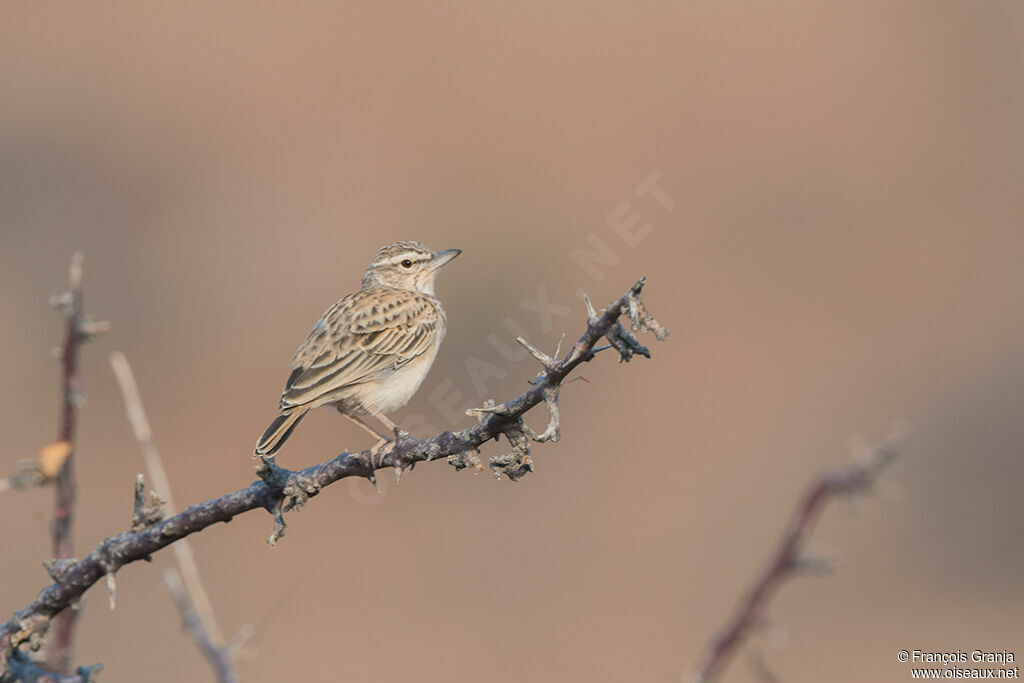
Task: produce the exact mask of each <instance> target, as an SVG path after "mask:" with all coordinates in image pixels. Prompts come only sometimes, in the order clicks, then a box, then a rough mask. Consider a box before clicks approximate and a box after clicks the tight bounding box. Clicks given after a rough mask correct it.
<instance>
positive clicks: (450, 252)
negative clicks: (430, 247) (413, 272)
mask: <svg viewBox="0 0 1024 683" xmlns="http://www.w3.org/2000/svg"><path fill="white" fill-rule="evenodd" d="M461 253H462V250H461V249H442V250H441V251H438V252H434V258H433V260H431V262H430V266H431V268H433V269H434V270H436V269H438V268H440V267H441V266H443V265H444V264H446V263H448V262H449V261H451V260H452V259H453V258H455V257H456V256H458V255H459V254H461Z"/></svg>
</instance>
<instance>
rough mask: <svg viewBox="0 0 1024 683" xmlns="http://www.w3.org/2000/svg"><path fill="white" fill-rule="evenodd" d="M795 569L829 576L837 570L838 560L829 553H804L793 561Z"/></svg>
mask: <svg viewBox="0 0 1024 683" xmlns="http://www.w3.org/2000/svg"><path fill="white" fill-rule="evenodd" d="M793 570H794V571H799V572H807V573H808V574H813V575H815V576H828V575H830V574H833V573H835V571H836V560H835V558H834V557H832V556H828V555H810V554H806V553H805V554H802V555H800V556H799V557H797V558H796V559H795V560H794V562H793Z"/></svg>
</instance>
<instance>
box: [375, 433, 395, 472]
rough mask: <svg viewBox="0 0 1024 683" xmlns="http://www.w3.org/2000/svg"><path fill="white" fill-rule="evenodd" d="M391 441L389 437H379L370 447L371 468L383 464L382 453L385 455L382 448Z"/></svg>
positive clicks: (376, 467)
mask: <svg viewBox="0 0 1024 683" xmlns="http://www.w3.org/2000/svg"><path fill="white" fill-rule="evenodd" d="M391 443H392V441H391V439H380V440H379V441H378V442H377V443H375V444H374V445H373V446H372V447H371V448H370V464H371V465H372V466H373V469H378V468H379V467H383V466H384V455H386V453H385V452H384V450H385V448H386V447H387V446H388V445H389V444H391ZM378 458H379V459H378Z"/></svg>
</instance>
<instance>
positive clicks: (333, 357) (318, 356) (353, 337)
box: [281, 288, 444, 408]
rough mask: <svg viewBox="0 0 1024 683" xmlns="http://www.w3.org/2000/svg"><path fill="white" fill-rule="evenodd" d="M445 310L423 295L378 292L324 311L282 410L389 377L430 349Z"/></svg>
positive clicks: (300, 355)
mask: <svg viewBox="0 0 1024 683" xmlns="http://www.w3.org/2000/svg"><path fill="white" fill-rule="evenodd" d="M443 315H444V314H443V313H442V312H441V309H440V307H439V306H438V305H437V304H436V302H435V301H433V300H432V299H431V298H429V297H426V296H424V295H422V294H419V293H417V292H409V291H405V290H399V289H390V288H376V289H367V290H360V291H358V292H356V293H354V294H350V295H349V296H347V297H345V298H344V299H342V300H341V301H339V302H338V303H336V304H334V306H332V307H331V308H329V309H328V310H327V312H326V313H324V316H323V317H322V318H321V319H320V321H319V322H318V323H317V324H316V326H314V327H313V330H312V331H311V332H310V333H309V336H308V337H306V341H304V342H303V343H302V346H300V347H299V350H298V351H296V352H295V357H294V358H293V359H292V374H291V375H290V376H289V377H288V381H287V382H286V383H285V388H284V393H283V394H282V395H281V408H287V407H290V406H298V405H305V404H307V403H311V402H313V401H315V400H316V399H318V398H320V397H322V396H325V395H327V394H330V393H332V392H334V391H337V390H338V389H342V388H344V387H346V386H351V385H354V384H359V383H361V382H367V381H373V380H375V379H379V378H381V377H383V376H384V375H385V374H386V373H388V372H390V371H393V370H395V369H397V368H399V367H401V366H402V365H404V364H406V363H408V362H409V361H411V360H413V359H414V358H416V357H417V356H419V355H420V354H422V353H425V352H426V351H428V350H429V349H430V348H431V346H432V345H433V344H434V343H435V342H436V339H437V335H438V334H439V333H440V329H439V328H440V326H441V324H442V316H443Z"/></svg>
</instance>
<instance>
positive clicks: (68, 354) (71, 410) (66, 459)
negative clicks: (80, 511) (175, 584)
mask: <svg viewBox="0 0 1024 683" xmlns="http://www.w3.org/2000/svg"><path fill="white" fill-rule="evenodd" d="M82 261H83V256H82V253H81V252H76V253H75V254H74V256H73V257H72V258H71V267H70V269H69V271H68V290H67V291H66V292H64V293H63V294H60V295H58V296H54V297H51V299H50V305H51V306H52V307H53V308H55V309H56V310H57V311H58V312H60V313H61V314H62V315H63V316H64V318H65V319H66V320H67V332H66V334H65V337H64V346H63V347H62V349H61V352H60V353H61V364H62V367H63V372H62V376H63V378H62V382H63V385H62V388H63V410H62V415H61V419H60V436H59V441H58V442H57V444H59V445H61V446H63V449H62V450H63V458H62V460H63V461H62V463H61V466H60V469H59V471H58V472H57V475H56V509H55V510H54V517H53V527H52V536H53V557H54V559H57V560H63V559H68V558H70V557H71V556H72V553H73V547H72V536H71V534H72V532H71V529H72V523H73V520H74V505H75V497H76V493H77V492H76V485H75V472H74V438H75V422H76V418H77V414H78V408H79V406H80V405H81V404H82V394H81V387H80V381H79V376H78V352H79V350H80V349H81V346H82V344H83V343H85V342H87V341H89V340H90V339H91V338H92V337H94V336H96V335H97V334H100V333H101V332H106V331H107V330H108V329H109V327H110V325H109V323H105V322H94V321H92V320H90V319H89V318H88V317H87V316H86V315H85V310H84V304H83V296H82ZM45 452H46V449H44V453H41V454H40V462H41V463H42V462H43V460H44V458H43V456H44V454H45ZM64 607H65V608H66V607H67V605H65V606H64ZM77 616H78V610H74V609H64V610H63V611H62V612H60V613H59V614H57V615H56V617H54V620H53V621H54V623H53V634H52V637H51V639H50V641H49V642H48V644H47V650H46V661H47V663H48V665H49V667H50V668H51V669H53V670H54V671H55V672H57V673H66V672H67V671H68V670H69V669H70V666H71V641H72V637H73V634H74V627H75V619H76V618H77Z"/></svg>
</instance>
